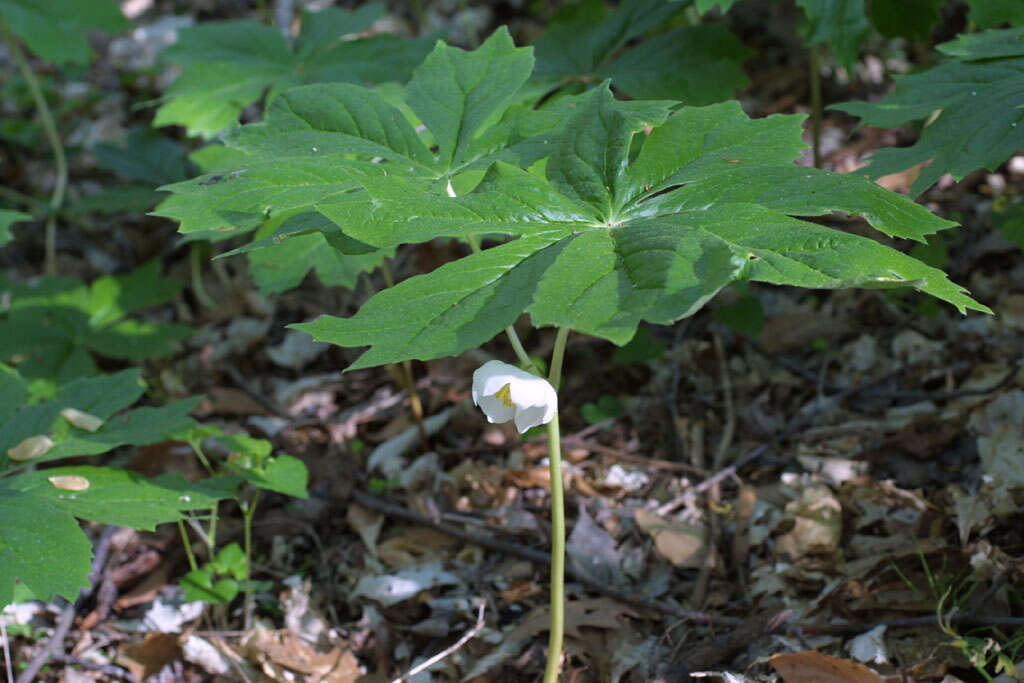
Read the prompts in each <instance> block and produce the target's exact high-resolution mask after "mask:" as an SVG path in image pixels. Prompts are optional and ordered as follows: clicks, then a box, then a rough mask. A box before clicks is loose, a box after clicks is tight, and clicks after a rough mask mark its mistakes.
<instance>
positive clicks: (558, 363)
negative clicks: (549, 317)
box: [548, 327, 569, 391]
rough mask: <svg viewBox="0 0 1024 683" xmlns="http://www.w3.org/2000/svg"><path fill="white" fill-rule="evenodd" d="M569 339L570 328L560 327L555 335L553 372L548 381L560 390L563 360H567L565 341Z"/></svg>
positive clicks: (552, 361)
mask: <svg viewBox="0 0 1024 683" xmlns="http://www.w3.org/2000/svg"><path fill="white" fill-rule="evenodd" d="M568 339H569V328H568V327H559V328H558V333H557V334H556V335H555V350H554V351H552V352H551V374H550V376H549V377H548V381H549V382H551V386H553V387H554V388H555V391H558V387H559V386H561V384H562V361H563V360H565V342H566V341H567V340H568Z"/></svg>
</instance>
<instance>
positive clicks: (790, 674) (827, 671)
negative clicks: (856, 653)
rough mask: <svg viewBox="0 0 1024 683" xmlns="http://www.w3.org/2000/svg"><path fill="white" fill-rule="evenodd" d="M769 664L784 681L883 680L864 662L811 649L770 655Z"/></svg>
mask: <svg viewBox="0 0 1024 683" xmlns="http://www.w3.org/2000/svg"><path fill="white" fill-rule="evenodd" d="M768 663H769V664H771V665H772V667H774V668H775V671H776V672H777V673H778V674H779V676H781V677H782V680H784V681H785V682H786V683H884V681H883V680H882V677H881V676H879V675H878V674H877V673H875V672H874V671H873V670H872V669H870V668H868V667H866V666H864V665H863V664H859V663H857V662H854V661H851V660H849V659H838V658H836V657H830V656H828V655H824V654H822V653H820V652H815V651H814V650H805V651H804V652H793V653H784V654H778V655H773V656H772V657H770V658H769V659H768Z"/></svg>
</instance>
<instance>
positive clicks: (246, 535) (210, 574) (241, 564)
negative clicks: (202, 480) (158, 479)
mask: <svg viewBox="0 0 1024 683" xmlns="http://www.w3.org/2000/svg"><path fill="white" fill-rule="evenodd" d="M175 436H176V438H179V439H181V440H182V441H185V442H186V443H188V444H189V445H190V446H191V447H192V450H193V452H194V453H195V454H196V457H197V458H198V459H199V462H200V463H201V464H202V466H203V468H204V469H205V470H206V471H207V473H208V474H209V475H210V477H211V479H212V480H214V481H225V482H230V483H231V486H230V487H229V491H230V493H229V496H226V497H230V498H232V499H233V500H234V502H235V503H236V504H237V505H238V507H239V509H240V510H241V512H242V530H243V542H242V546H241V547H239V546H238V544H237V543H231V544H229V545H226V546H224V547H219V546H218V542H217V541H218V537H217V527H218V522H219V520H220V505H219V501H214V502H213V504H212V505H211V506H210V508H209V513H208V515H206V516H205V519H206V525H205V526H203V524H202V518H200V517H196V516H192V517H189V518H188V519H185V520H179V522H178V528H179V531H180V532H181V537H182V541H183V542H184V546H185V551H186V555H187V556H188V562H189V566H190V568H191V571H190V572H189V573H188V574H186V575H185V576H184V577H183V578H182V580H181V586H182V588H183V590H184V591H185V595H186V598H188V599H190V600H202V601H204V602H210V603H213V604H226V603H229V602H231V600H233V599H234V598H235V596H236V595H238V592H239V590H242V591H243V593H244V611H243V613H244V615H245V617H244V618H245V627H246V628H247V629H248V628H249V627H250V626H251V625H252V608H253V589H252V583H253V582H252V523H253V518H254V517H255V515H256V508H257V505H258V504H259V501H260V495H261V492H263V491H274V492H277V493H282V494H284V495H287V496H292V497H294V498H307V497H308V495H309V494H308V493H307V491H306V482H307V478H308V474H307V471H306V466H305V465H304V464H303V463H302V461H301V460H299V459H298V458H295V457H292V456H290V455H286V454H283V453H281V454H277V455H273V446H272V445H271V443H270V442H269V441H266V440H265V439H255V438H252V437H250V436H247V435H245V434H231V435H228V434H224V433H223V432H222V431H221V430H220V429H218V428H216V427H210V426H202V427H191V428H189V429H187V430H184V431H182V432H180V433H179V434H177V435H175ZM211 442H212V443H211ZM204 444H207V445H212V446H215V447H217V448H218V449H220V450H221V451H224V452H225V454H226V455H225V457H223V458H213V457H211V456H210V454H209V453H208V449H207V447H206V446H204ZM186 522H187V525H188V527H189V528H191V529H192V530H193V532H194V533H195V534H196V535H197V536H198V537H199V539H200V540H201V541H202V543H203V544H204V545H205V547H206V553H207V556H208V557H209V558H210V560H209V561H208V562H207V563H206V564H204V565H203V566H200V565H199V562H198V561H197V559H196V556H195V553H194V552H193V551H192V543H191V541H190V539H189V534H188V531H187V529H186ZM240 583H241V586H240V585H239V584H240Z"/></svg>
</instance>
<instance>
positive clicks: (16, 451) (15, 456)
mask: <svg viewBox="0 0 1024 683" xmlns="http://www.w3.org/2000/svg"><path fill="white" fill-rule="evenodd" d="M51 448H53V441H52V440H51V439H50V437H48V436H46V435H45V434H39V435H38V436H30V437H28V438H27V439H25V440H24V441H22V442H21V443H19V444H18V445H17V446H15V447H14V448H8V449H7V457H9V458H10V459H11V460H13V461H14V462H25V461H26V460H32V459H34V458H38V457H41V456H43V455H46V454H47V453H48V452H49V451H50V449H51Z"/></svg>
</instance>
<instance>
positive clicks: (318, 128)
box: [154, 28, 569, 233]
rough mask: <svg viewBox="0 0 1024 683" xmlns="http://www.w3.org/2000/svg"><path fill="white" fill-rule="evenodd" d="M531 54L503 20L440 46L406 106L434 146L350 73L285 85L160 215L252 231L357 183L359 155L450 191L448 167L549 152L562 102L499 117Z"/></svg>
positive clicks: (177, 190) (186, 224)
mask: <svg viewBox="0 0 1024 683" xmlns="http://www.w3.org/2000/svg"><path fill="white" fill-rule="evenodd" d="M530 55H531V49H530V48H516V47H515V46H514V44H513V42H512V38H511V37H510V36H509V34H508V31H507V30H506V29H504V28H502V29H499V30H498V31H496V32H495V33H494V35H492V36H491V37H490V38H488V39H487V41H485V42H484V43H483V45H481V46H480V47H479V48H478V49H477V50H474V51H472V52H466V51H464V50H460V49H458V48H454V47H449V46H447V45H445V44H444V43H438V44H437V46H436V47H435V48H434V50H433V51H432V52H431V54H430V56H429V57H428V58H427V60H426V61H425V62H424V63H423V65H421V66H420V67H419V68H418V69H417V70H416V72H415V73H414V75H413V78H412V81H411V82H410V84H409V87H408V103H409V104H408V106H409V107H410V111H413V110H415V115H416V116H419V117H420V118H421V119H422V120H423V121H425V122H427V125H428V126H431V128H429V129H428V130H427V133H428V134H429V135H430V136H431V138H432V139H434V140H437V141H438V144H439V150H438V153H437V154H436V155H435V154H434V153H433V152H431V150H430V148H429V147H428V146H427V144H426V143H425V142H424V140H423V138H422V137H421V135H420V134H419V133H417V132H416V130H415V129H414V127H413V125H412V124H411V123H410V122H409V120H408V118H407V117H406V114H405V113H403V111H402V109H401V108H399V107H398V106H396V105H394V104H392V103H390V102H388V101H387V100H386V99H385V98H384V97H383V96H382V95H381V94H380V93H378V92H375V91H373V90H370V89H369V88H365V87H362V86H357V85H351V84H344V83H329V84H318V85H311V86H306V87H301V88H295V89H293V90H290V91H289V92H287V93H285V94H283V95H282V96H280V97H279V98H277V99H276V100H275V101H274V103H273V104H272V105H271V106H270V107H269V108H268V111H267V116H266V118H265V120H264V121H263V122H261V123H258V124H251V125H247V126H243V127H242V128H240V129H238V130H237V131H235V132H234V133H232V134H231V135H229V136H227V137H226V139H225V143H226V144H227V145H228V146H229V147H230V148H231V149H234V150H236V151H237V156H236V157H235V159H236V163H237V165H235V166H234V167H233V168H231V169H230V170H229V169H228V168H227V167H222V168H219V169H218V170H217V172H216V173H210V174H207V175H204V176H201V177H199V178H195V179H193V180H190V181H187V182H184V183H176V184H174V185H169V186H167V187H166V188H164V189H167V190H169V191H171V192H172V193H174V194H173V196H171V197H170V198H168V199H167V200H165V201H164V202H163V203H162V204H161V205H160V206H159V207H157V209H156V211H155V212H154V213H155V214H156V215H159V216H164V217H166V218H171V219H174V220H177V221H179V222H180V223H181V228H180V230H181V232H183V233H192V232H200V231H208V230H225V231H237V230H239V229H252V228H255V227H258V226H260V225H262V224H263V223H264V222H265V221H266V220H267V219H268V218H272V217H274V216H278V215H279V214H281V213H283V212H288V213H297V212H299V211H316V210H317V208H318V207H319V206H320V205H322V204H331V203H336V202H337V201H338V200H339V199H341V198H344V196H345V195H346V194H349V193H351V192H352V191H353V190H356V189H358V184H357V183H356V182H354V181H353V180H352V178H351V173H350V170H349V169H350V167H352V166H353V164H356V163H357V162H356V161H355V159H360V160H363V161H362V162H361V163H364V164H365V163H366V161H368V160H370V159H377V160H381V161H383V162H385V163H383V164H376V165H377V166H380V167H384V166H386V167H387V169H388V172H389V173H392V174H401V175H408V176H414V177H420V178H429V179H433V180H439V181H442V188H441V189H442V190H443V184H444V182H445V181H447V179H448V178H450V177H451V176H453V175H455V174H457V173H460V172H462V171H464V170H466V169H468V168H472V167H474V166H476V167H482V166H485V165H486V164H487V163H489V162H490V161H491V160H493V159H495V158H499V156H501V155H503V154H504V155H508V154H510V149H511V148H512V147H514V146H515V145H516V144H517V143H519V144H522V145H523V149H525V150H527V151H528V153H529V154H531V155H538V154H539V155H543V152H542V151H541V149H540V147H541V146H542V144H543V140H544V139H546V138H544V136H543V133H544V132H545V131H550V130H553V129H555V128H556V127H557V125H558V123H559V121H560V120H561V119H564V118H565V116H567V115H568V113H569V112H568V111H567V110H566V109H564V108H562V109H559V110H558V111H559V114H560V116H559V115H550V114H549V113H548V112H547V111H545V113H544V114H533V113H532V112H529V113H526V112H524V113H523V117H522V118H523V119H524V121H520V120H519V119H518V118H515V117H512V118H513V120H502V118H501V117H502V115H503V114H505V113H506V110H507V109H508V107H509V105H510V104H511V99H512V97H513V96H514V94H515V92H516V91H517V90H518V89H519V87H520V86H521V85H522V84H523V83H524V82H525V81H526V79H527V78H528V77H529V73H530V69H531V67H532V63H533V60H532V57H531V56H530ZM442 94H443V97H441V98H440V99H432V98H437V97H439V96H440V95H442ZM459 123H461V125H457V124H459ZM498 123H501V124H502V125H496V124H498ZM489 124H493V125H489ZM434 127H436V128H437V130H433V128H434ZM519 131H523V132H522V133H520V132H519ZM535 158H536V156H533V157H531V159H529V160H528V161H530V160H535Z"/></svg>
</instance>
